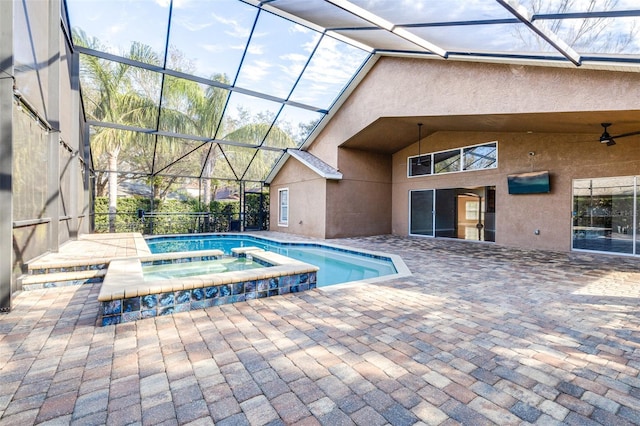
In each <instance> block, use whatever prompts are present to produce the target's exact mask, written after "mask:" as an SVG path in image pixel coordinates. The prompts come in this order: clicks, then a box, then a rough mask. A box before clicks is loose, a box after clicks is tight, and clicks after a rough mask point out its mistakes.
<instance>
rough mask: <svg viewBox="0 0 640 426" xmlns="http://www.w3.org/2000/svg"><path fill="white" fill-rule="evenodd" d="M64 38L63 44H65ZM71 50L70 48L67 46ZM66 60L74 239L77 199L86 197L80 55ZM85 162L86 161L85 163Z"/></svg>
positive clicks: (78, 212)
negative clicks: (68, 72) (69, 99)
mask: <svg viewBox="0 0 640 426" xmlns="http://www.w3.org/2000/svg"><path fill="white" fill-rule="evenodd" d="M66 43H67V42H66V40H65V44H66ZM69 51H71V48H69ZM67 61H69V64H70V65H71V66H70V67H69V70H70V75H69V78H70V79H71V93H69V94H65V96H71V111H65V113H67V114H70V116H71V129H69V135H68V137H69V145H70V146H71V147H72V149H73V150H74V152H73V154H72V155H73V158H72V160H71V171H70V173H71V197H70V202H71V215H72V217H73V218H72V219H71V233H70V235H69V237H70V238H72V239H76V238H77V237H78V235H80V233H81V230H80V224H81V223H83V221H81V220H80V217H81V216H82V215H83V214H84V211H83V209H81V208H80V207H79V200H80V199H83V200H84V202H83V204H84V203H86V198H82V197H83V196H84V193H82V194H81V193H79V191H80V189H79V188H80V181H81V179H82V176H81V173H82V167H81V164H80V158H81V156H82V155H83V151H84V146H83V142H84V141H83V140H82V139H81V138H80V57H79V55H78V54H77V53H75V54H72V55H67ZM85 164H86V163H85Z"/></svg>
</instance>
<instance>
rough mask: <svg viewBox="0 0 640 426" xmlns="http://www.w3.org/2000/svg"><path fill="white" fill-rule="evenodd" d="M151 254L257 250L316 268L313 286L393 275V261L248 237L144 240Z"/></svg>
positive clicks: (190, 236)
mask: <svg viewBox="0 0 640 426" xmlns="http://www.w3.org/2000/svg"><path fill="white" fill-rule="evenodd" d="M147 245H148V246H149V249H150V250H151V252H152V253H167V252H176V251H196V250H212V249H218V250H222V251H224V252H225V253H226V254H230V253H231V249H232V248H235V247H259V248H261V249H264V250H268V251H271V252H274V253H278V254H282V255H283V256H287V257H290V258H292V259H296V260H300V261H302V262H306V263H310V264H312V265H315V266H317V267H319V268H320V270H319V271H318V273H317V286H318V287H323V286H329V285H333V284H340V283H345V282H350V281H358V280H363V279H368V278H376V277H381V276H385V275H391V274H395V273H396V272H397V271H396V268H395V266H394V264H393V261H392V260H391V259H390V258H388V257H384V256H379V255H373V254H368V253H362V252H358V251H355V250H347V249H341V248H335V247H331V246H326V245H322V244H314V243H279V242H276V241H272V240H268V239H266V238H259V237H254V236H250V235H246V236H245V235H201V236H192V235H189V236H174V237H148V238H147Z"/></svg>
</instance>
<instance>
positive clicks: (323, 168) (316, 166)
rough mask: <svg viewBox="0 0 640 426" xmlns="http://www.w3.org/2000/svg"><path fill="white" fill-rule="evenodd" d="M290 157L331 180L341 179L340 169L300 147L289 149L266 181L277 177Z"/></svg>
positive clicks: (269, 181) (268, 181)
mask: <svg viewBox="0 0 640 426" xmlns="http://www.w3.org/2000/svg"><path fill="white" fill-rule="evenodd" d="M289 157H293V158H295V159H296V160H298V161H299V162H301V163H302V164H304V165H305V166H306V167H308V168H309V169H310V170H312V171H313V172H315V173H316V174H318V175H319V176H320V177H322V178H324V179H329V180H341V179H342V173H340V171H339V170H338V169H336V168H334V167H332V166H330V165H329V164H327V163H325V162H324V161H322V160H321V159H319V158H318V157H316V156H315V155H313V154H311V153H310V152H308V151H301V150H299V149H287V151H286V153H285V155H283V156H282V158H281V159H280V161H278V163H277V164H276V166H275V167H274V168H273V170H272V171H271V173H269V176H267V179H266V183H271V181H272V180H273V179H274V178H275V177H276V175H277V174H278V172H279V171H280V169H281V168H282V166H283V165H284V163H285V162H286V161H287V160H288V159H289Z"/></svg>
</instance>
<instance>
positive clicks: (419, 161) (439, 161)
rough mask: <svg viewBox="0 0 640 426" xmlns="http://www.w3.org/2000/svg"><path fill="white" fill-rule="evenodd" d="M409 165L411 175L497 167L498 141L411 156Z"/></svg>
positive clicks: (408, 173)
mask: <svg viewBox="0 0 640 426" xmlns="http://www.w3.org/2000/svg"><path fill="white" fill-rule="evenodd" d="M407 166H408V170H407V175H408V176H409V177H415V176H424V175H431V174H440V173H455V172H464V171H471V170H484V169H495V168H496V167H498V142H491V143H487V144H482V145H471V146H465V147H462V148H456V149H451V150H448V151H440V152H433V153H427V154H421V155H419V156H418V155H415V156H412V157H409V161H408V162H407Z"/></svg>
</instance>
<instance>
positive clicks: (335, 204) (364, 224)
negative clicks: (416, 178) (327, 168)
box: [326, 149, 391, 238]
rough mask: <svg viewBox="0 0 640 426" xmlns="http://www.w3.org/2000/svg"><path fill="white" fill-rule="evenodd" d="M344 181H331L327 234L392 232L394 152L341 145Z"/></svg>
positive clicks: (329, 185) (361, 234)
mask: <svg viewBox="0 0 640 426" xmlns="http://www.w3.org/2000/svg"><path fill="white" fill-rule="evenodd" d="M338 162H339V169H340V171H341V172H342V174H343V179H342V180H340V181H333V182H329V183H328V185H327V211H328V212H330V214H328V215H327V230H326V238H340V237H347V236H365V235H382V234H389V233H391V156H389V155H381V154H375V153H370V152H365V151H360V150H353V149H340V153H339V160H338Z"/></svg>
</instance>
